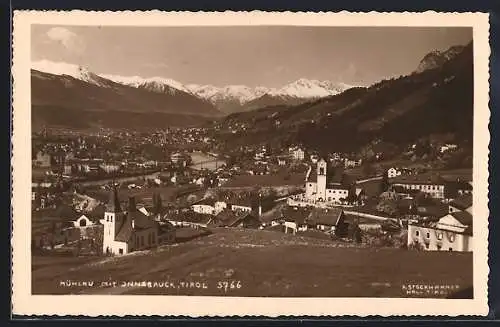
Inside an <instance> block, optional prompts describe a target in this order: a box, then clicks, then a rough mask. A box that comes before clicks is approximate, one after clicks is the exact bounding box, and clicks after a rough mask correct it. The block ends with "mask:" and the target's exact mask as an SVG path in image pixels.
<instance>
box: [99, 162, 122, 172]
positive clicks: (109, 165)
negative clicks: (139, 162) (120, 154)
mask: <svg viewBox="0 0 500 327" xmlns="http://www.w3.org/2000/svg"><path fill="white" fill-rule="evenodd" d="M99 167H100V168H101V169H102V170H103V171H104V172H105V173H108V174H109V173H114V172H117V171H119V170H120V169H121V168H122V165H121V163H119V162H103V163H101V164H100V165H99Z"/></svg>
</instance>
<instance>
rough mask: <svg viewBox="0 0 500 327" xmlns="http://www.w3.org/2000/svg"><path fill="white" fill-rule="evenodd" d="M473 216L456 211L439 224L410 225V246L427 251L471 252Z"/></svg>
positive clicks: (442, 219) (465, 212) (466, 212)
mask: <svg viewBox="0 0 500 327" xmlns="http://www.w3.org/2000/svg"><path fill="white" fill-rule="evenodd" d="M472 226H473V223H472V215H471V214H470V213H469V212H468V211H456V212H452V213H450V214H447V215H446V216H444V217H441V218H440V219H439V221H437V222H431V223H409V224H408V246H419V247H421V248H422V249H424V250H427V251H460V252H470V251H472V249H473V242H472Z"/></svg>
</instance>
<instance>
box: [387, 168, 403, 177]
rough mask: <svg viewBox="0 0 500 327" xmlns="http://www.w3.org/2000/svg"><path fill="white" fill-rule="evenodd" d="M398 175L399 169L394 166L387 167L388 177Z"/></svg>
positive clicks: (399, 173)
mask: <svg viewBox="0 0 500 327" xmlns="http://www.w3.org/2000/svg"><path fill="white" fill-rule="evenodd" d="M399 175H401V170H398V169H396V168H394V167H391V168H389V169H387V177H388V178H394V177H396V176H399Z"/></svg>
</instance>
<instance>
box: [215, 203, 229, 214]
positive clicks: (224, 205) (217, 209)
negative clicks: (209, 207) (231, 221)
mask: <svg viewBox="0 0 500 327" xmlns="http://www.w3.org/2000/svg"><path fill="white" fill-rule="evenodd" d="M214 208H215V214H216V215H217V214H219V213H220V212H222V211H224V209H226V208H227V203H226V202H225V201H215V204H214Z"/></svg>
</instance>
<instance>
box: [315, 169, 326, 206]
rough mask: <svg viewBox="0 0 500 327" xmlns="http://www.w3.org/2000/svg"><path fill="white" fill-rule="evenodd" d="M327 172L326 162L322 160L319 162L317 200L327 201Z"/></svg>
mask: <svg viewBox="0 0 500 327" xmlns="http://www.w3.org/2000/svg"><path fill="white" fill-rule="evenodd" d="M326 170H327V164H326V161H325V159H321V160H320V161H318V171H317V191H316V200H320V199H322V200H323V201H326Z"/></svg>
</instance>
